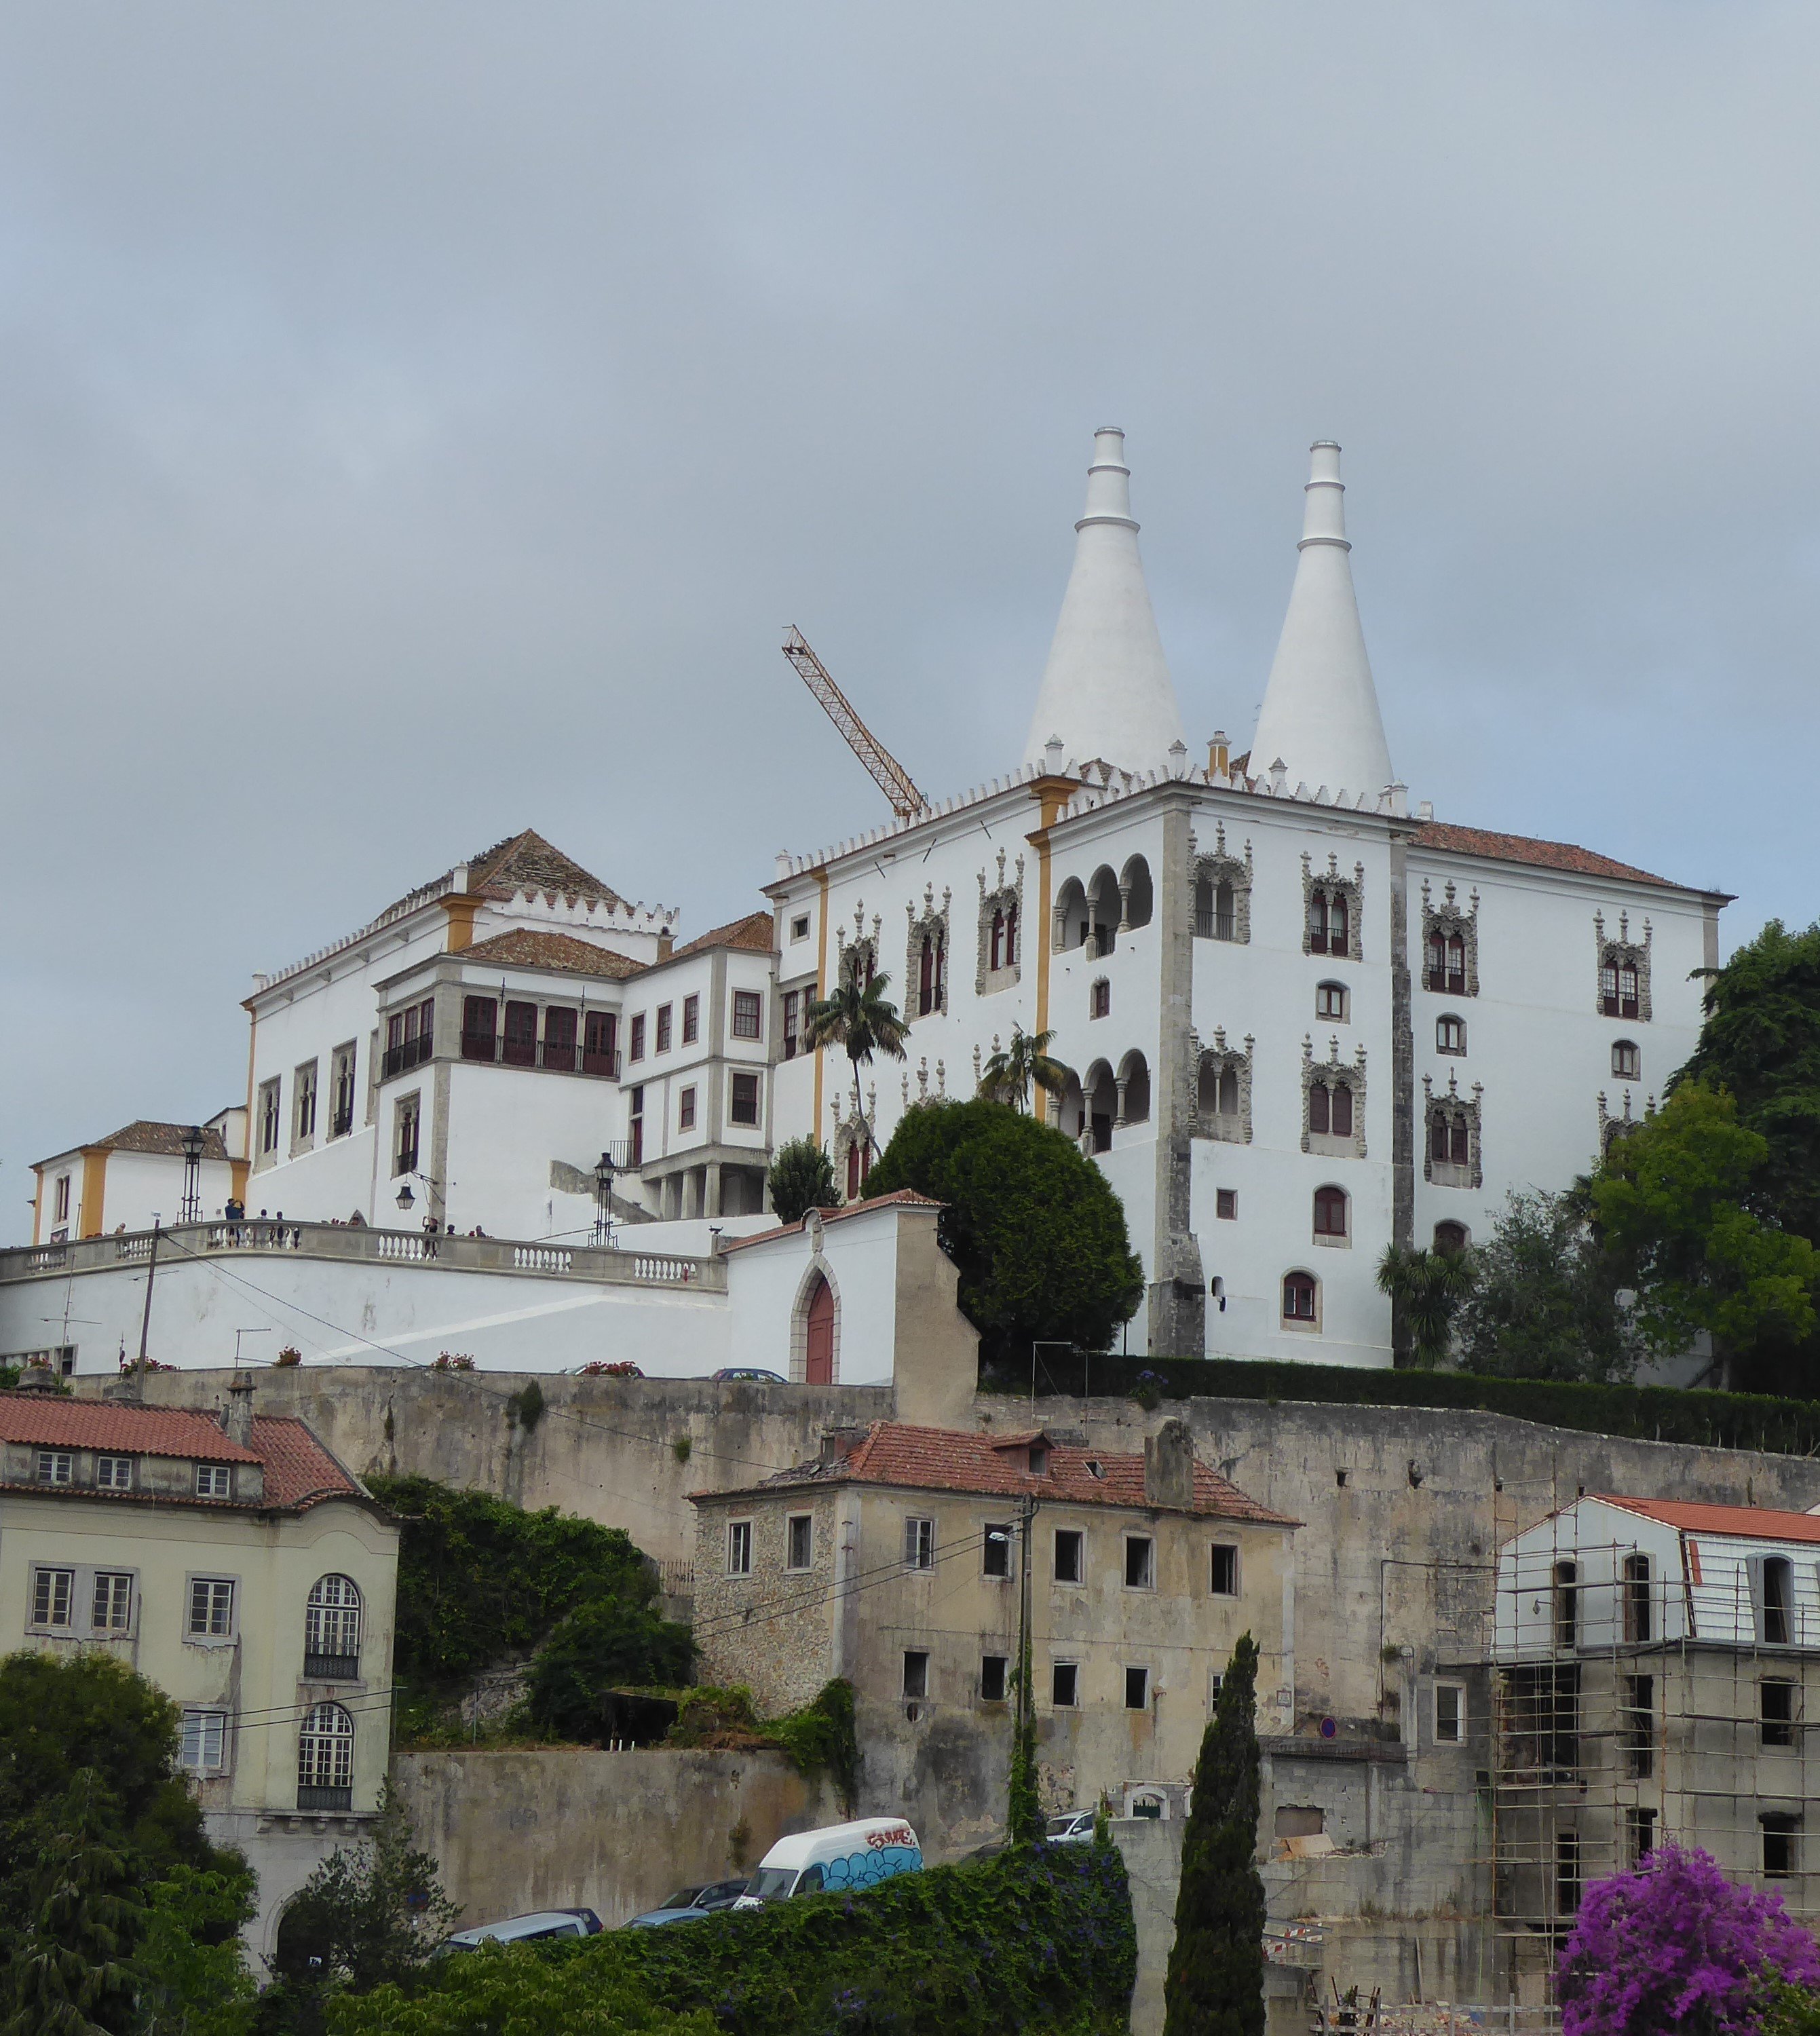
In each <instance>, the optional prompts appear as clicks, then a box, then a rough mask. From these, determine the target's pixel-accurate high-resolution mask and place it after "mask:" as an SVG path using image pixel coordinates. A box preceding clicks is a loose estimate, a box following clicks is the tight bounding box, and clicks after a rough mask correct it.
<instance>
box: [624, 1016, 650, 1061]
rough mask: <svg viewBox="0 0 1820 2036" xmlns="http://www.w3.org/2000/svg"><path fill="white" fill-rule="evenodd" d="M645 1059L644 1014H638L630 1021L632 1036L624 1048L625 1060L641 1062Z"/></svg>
mask: <svg viewBox="0 0 1820 2036" xmlns="http://www.w3.org/2000/svg"><path fill="white" fill-rule="evenodd" d="M626 1058H627V1060H629V1061H642V1059H643V1058H645V1014H644V1013H643V1012H642V1011H640V1012H638V1013H637V1014H636V1015H635V1016H634V1018H633V1020H632V1036H631V1043H630V1045H628V1046H627V1048H626Z"/></svg>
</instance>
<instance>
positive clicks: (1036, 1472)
mask: <svg viewBox="0 0 1820 2036" xmlns="http://www.w3.org/2000/svg"><path fill="white" fill-rule="evenodd" d="M1048 1469H1049V1446H1048V1444H1047V1443H1046V1442H1032V1443H1031V1446H1030V1474H1031V1476H1032V1477H1041V1476H1042V1475H1043V1474H1044V1473H1045V1472H1046V1471H1047V1470H1048Z"/></svg>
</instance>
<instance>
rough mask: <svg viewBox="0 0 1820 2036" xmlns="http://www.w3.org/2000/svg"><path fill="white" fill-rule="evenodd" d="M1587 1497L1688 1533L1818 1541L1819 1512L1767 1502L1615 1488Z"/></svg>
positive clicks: (1757, 1539) (1819, 1540)
mask: <svg viewBox="0 0 1820 2036" xmlns="http://www.w3.org/2000/svg"><path fill="white" fill-rule="evenodd" d="M1587 1497H1588V1499H1600V1500H1602V1501H1603V1502H1604V1503H1605V1504H1606V1505H1607V1506H1618V1507H1621V1508H1622V1510H1624V1511H1625V1512H1626V1513H1640V1514H1641V1515H1642V1516H1643V1518H1645V1520H1656V1521H1660V1522H1661V1523H1662V1525H1664V1527H1677V1528H1679V1529H1681V1530H1682V1533H1688V1534H1735V1535H1738V1536H1740V1537H1741V1538H1742V1539H1743V1540H1750V1541H1809V1542H1817V1543H1820V1514H1813V1513H1780V1512H1777V1511H1774V1510H1772V1509H1771V1508H1770V1507H1769V1506H1709V1505H1705V1504H1702V1503H1701V1502H1698V1501H1697V1500H1693V1499H1622V1498H1620V1497H1618V1495H1617V1494H1616V1493H1615V1492H1609V1491H1596V1492H1588V1494H1587Z"/></svg>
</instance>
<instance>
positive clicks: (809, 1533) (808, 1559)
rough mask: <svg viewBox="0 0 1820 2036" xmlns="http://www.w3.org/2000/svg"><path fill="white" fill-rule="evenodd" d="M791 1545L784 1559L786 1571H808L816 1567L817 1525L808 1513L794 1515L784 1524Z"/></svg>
mask: <svg viewBox="0 0 1820 2036" xmlns="http://www.w3.org/2000/svg"><path fill="white" fill-rule="evenodd" d="M784 1525H785V1535H786V1540H787V1542H788V1544H789V1545H788V1548H787V1550H786V1554H785V1557H784V1567H785V1568H786V1570H808V1569H813V1568H814V1567H815V1559H816V1523H815V1518H814V1516H813V1515H812V1514H808V1513H793V1514H791V1515H790V1517H789V1519H788V1520H787V1521H786V1522H785V1523H784Z"/></svg>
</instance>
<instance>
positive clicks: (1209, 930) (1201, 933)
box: [1194, 912, 1238, 941]
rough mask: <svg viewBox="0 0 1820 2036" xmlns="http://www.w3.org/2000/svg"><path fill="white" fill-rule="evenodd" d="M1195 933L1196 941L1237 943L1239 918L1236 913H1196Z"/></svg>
mask: <svg viewBox="0 0 1820 2036" xmlns="http://www.w3.org/2000/svg"><path fill="white" fill-rule="evenodd" d="M1194 933H1195V938H1196V940H1202V941H1236V940H1237V939H1238V914H1236V913H1234V912H1196V914H1195V915H1194Z"/></svg>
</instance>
